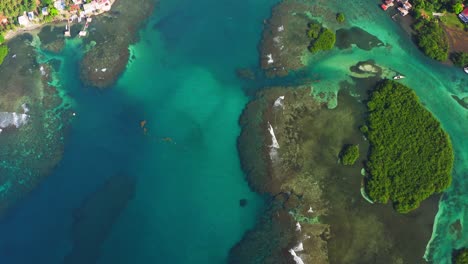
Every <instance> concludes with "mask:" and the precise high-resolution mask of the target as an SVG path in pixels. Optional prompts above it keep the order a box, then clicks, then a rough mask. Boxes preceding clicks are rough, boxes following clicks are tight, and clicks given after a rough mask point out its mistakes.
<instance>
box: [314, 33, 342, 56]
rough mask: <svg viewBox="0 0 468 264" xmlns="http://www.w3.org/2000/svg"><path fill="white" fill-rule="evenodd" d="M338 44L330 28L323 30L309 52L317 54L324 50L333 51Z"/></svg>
mask: <svg viewBox="0 0 468 264" xmlns="http://www.w3.org/2000/svg"><path fill="white" fill-rule="evenodd" d="M335 42H336V36H335V33H333V32H332V31H331V30H330V29H328V28H323V29H322V31H321V32H320V34H319V36H318V38H317V39H315V40H312V42H311V44H310V46H309V51H310V52H312V53H316V52H319V51H322V50H331V49H332V48H333V46H334V45H335Z"/></svg>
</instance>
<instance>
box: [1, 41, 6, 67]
mask: <svg viewBox="0 0 468 264" xmlns="http://www.w3.org/2000/svg"><path fill="white" fill-rule="evenodd" d="M7 55H8V46H7V45H0V65H2V64H3V60H4V59H5V57H6V56H7Z"/></svg>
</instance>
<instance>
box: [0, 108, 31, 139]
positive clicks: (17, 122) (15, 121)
mask: <svg viewBox="0 0 468 264" xmlns="http://www.w3.org/2000/svg"><path fill="white" fill-rule="evenodd" d="M21 107H22V108H23V111H24V113H23V114H21V113H16V112H0V133H1V132H2V131H3V130H2V128H7V127H11V126H14V127H16V128H19V127H20V126H22V125H25V124H27V123H28V120H29V115H27V113H28V112H29V108H28V106H27V105H26V104H23V105H21Z"/></svg>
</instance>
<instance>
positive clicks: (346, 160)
mask: <svg viewBox="0 0 468 264" xmlns="http://www.w3.org/2000/svg"><path fill="white" fill-rule="evenodd" d="M340 156H341V162H342V163H343V165H354V163H356V161H357V160H358V159H359V146H358V145H346V146H344V147H343V150H342V151H341V154H340Z"/></svg>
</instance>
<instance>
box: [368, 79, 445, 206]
mask: <svg viewBox="0 0 468 264" xmlns="http://www.w3.org/2000/svg"><path fill="white" fill-rule="evenodd" d="M367 107H368V111H369V113H368V117H367V126H368V129H369V130H368V133H367V137H368V139H369V143H370V150H369V159H368V162H367V163H366V167H367V168H366V170H367V171H368V172H369V174H370V175H369V177H368V178H367V179H366V186H365V187H366V192H367V194H368V195H369V197H370V198H371V199H372V200H373V201H375V202H381V203H387V201H388V200H389V199H390V200H392V201H393V205H394V206H395V209H396V210H397V211H399V212H401V213H405V212H409V211H411V210H413V209H415V208H417V207H418V206H419V204H420V203H421V201H423V200H425V199H426V198H428V197H429V196H430V195H432V194H433V193H438V192H442V191H443V190H445V189H446V188H448V187H449V186H450V183H451V171H452V167H453V159H454V158H453V150H452V143H451V142H450V139H449V137H448V135H447V133H446V132H445V131H444V130H443V129H442V128H441V126H440V123H439V121H437V119H435V118H434V117H433V116H432V114H431V113H430V112H429V111H428V110H426V109H425V108H424V107H423V106H422V104H421V103H420V102H419V99H418V98H417V96H416V94H415V93H414V92H413V91H412V90H411V89H410V88H408V87H406V86H404V85H402V84H400V83H397V82H395V81H389V80H387V81H385V82H383V83H381V84H379V85H378V86H377V88H376V89H375V90H374V91H373V92H372V94H371V97H370V100H369V102H368V103H367Z"/></svg>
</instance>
